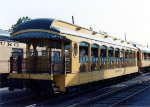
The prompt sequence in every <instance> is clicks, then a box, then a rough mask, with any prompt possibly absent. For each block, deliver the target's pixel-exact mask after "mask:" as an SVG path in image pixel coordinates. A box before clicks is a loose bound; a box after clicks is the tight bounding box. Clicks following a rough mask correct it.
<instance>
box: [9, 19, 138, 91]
mask: <svg viewBox="0 0 150 107" xmlns="http://www.w3.org/2000/svg"><path fill="white" fill-rule="evenodd" d="M12 37H13V38H14V39H15V40H19V41H21V42H24V43H26V44H27V48H26V54H27V55H26V56H27V57H26V58H25V59H21V58H20V59H19V60H18V65H19V63H24V65H25V66H24V68H23V67H22V66H21V65H22V64H20V66H18V67H19V68H18V71H17V72H16V71H15V70H14V69H13V66H12V67H11V71H10V74H9V78H10V87H9V89H10V90H14V89H16V88H31V89H34V88H35V87H36V89H42V90H49V91H51V92H55V89H56V88H57V91H62V92H65V91H66V89H67V88H69V87H72V86H79V85H82V84H86V83H91V82H95V81H100V80H104V79H109V78H114V77H119V76H123V75H128V74H132V73H137V72H138V67H137V60H136V59H137V51H138V50H137V48H135V47H134V46H133V45H132V44H130V43H128V42H126V41H123V40H120V39H117V38H114V37H111V36H108V35H106V34H100V33H97V32H95V31H92V30H89V29H86V28H83V27H80V26H77V25H73V24H70V23H67V22H64V21H60V20H54V19H35V20H31V21H28V22H25V23H23V24H21V25H20V26H18V28H17V29H16V30H15V31H14V32H13V33H12ZM31 47H33V55H30V54H29V50H30V48H31ZM37 47H43V49H44V50H42V53H41V51H39V50H38V49H37ZM43 52H44V54H43ZM40 53H41V54H40ZM12 59H13V58H12ZM12 65H14V64H12Z"/></svg>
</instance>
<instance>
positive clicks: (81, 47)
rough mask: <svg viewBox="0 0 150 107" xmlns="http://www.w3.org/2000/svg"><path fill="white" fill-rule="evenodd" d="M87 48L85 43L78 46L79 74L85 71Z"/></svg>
mask: <svg viewBox="0 0 150 107" xmlns="http://www.w3.org/2000/svg"><path fill="white" fill-rule="evenodd" d="M88 46H89V44H88V43H86V42H80V44H79V63H80V72H82V71H86V63H87V61H88Z"/></svg>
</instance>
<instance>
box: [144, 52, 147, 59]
mask: <svg viewBox="0 0 150 107" xmlns="http://www.w3.org/2000/svg"><path fill="white" fill-rule="evenodd" d="M146 59H147V53H145V52H144V60H146Z"/></svg>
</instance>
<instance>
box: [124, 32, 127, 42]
mask: <svg viewBox="0 0 150 107" xmlns="http://www.w3.org/2000/svg"><path fill="white" fill-rule="evenodd" d="M124 36H125V41H127V38H126V33H124Z"/></svg>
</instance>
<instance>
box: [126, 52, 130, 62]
mask: <svg viewBox="0 0 150 107" xmlns="http://www.w3.org/2000/svg"><path fill="white" fill-rule="evenodd" d="M125 61H126V62H129V50H126V51H125Z"/></svg>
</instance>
